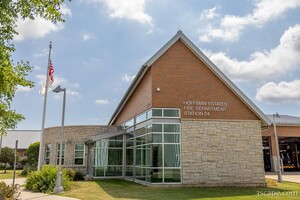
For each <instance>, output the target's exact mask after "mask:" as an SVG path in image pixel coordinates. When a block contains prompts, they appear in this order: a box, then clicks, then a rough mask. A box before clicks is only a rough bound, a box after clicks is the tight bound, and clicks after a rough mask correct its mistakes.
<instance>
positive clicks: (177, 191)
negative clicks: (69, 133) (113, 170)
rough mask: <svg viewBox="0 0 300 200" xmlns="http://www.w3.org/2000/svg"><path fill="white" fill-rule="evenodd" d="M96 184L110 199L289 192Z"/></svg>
mask: <svg viewBox="0 0 300 200" xmlns="http://www.w3.org/2000/svg"><path fill="white" fill-rule="evenodd" d="M96 183H97V184H98V185H99V186H100V187H101V188H102V189H103V190H104V191H105V192H106V193H107V194H108V195H110V196H111V197H112V198H122V199H123V198H124V199H141V200H144V199H145V200H152V199H153V200H158V199H163V200H169V199H170V200H171V199H172V200H174V199H178V200H179V199H180V200H187V199H197V198H221V197H223V198H225V197H232V199H239V197H241V198H242V197H243V198H245V197H249V198H250V197H252V198H254V197H258V192H264V191H270V190H272V191H274V192H286V191H289V190H283V189H277V188H267V187H265V188H234V187H218V188H153V187H147V186H143V185H140V184H137V183H133V182H130V181H126V180H118V179H111V180H99V181H96Z"/></svg>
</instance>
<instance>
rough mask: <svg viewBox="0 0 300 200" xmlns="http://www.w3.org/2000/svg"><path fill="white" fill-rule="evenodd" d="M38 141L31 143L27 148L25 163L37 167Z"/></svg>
mask: <svg viewBox="0 0 300 200" xmlns="http://www.w3.org/2000/svg"><path fill="white" fill-rule="evenodd" d="M39 150H40V142H35V143H32V144H31V145H30V146H29V147H28V149H27V152H26V153H27V163H28V164H29V165H31V166H34V167H37V165H38V160H39Z"/></svg>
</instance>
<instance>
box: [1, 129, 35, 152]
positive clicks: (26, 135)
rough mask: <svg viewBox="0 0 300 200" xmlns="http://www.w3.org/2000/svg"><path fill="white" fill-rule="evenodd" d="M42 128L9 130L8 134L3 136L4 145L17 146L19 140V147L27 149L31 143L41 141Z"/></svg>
mask: <svg viewBox="0 0 300 200" xmlns="http://www.w3.org/2000/svg"><path fill="white" fill-rule="evenodd" d="M40 137H41V131H40V130H7V135H4V136H3V137H2V147H10V148H15V144H16V140H18V149H27V148H28V147H29V145H30V144H32V143H34V142H39V141H40Z"/></svg>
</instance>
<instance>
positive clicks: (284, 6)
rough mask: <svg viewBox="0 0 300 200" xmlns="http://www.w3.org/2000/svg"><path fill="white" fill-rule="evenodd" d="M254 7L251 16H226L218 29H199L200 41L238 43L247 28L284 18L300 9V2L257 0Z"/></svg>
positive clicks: (210, 27)
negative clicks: (288, 12)
mask: <svg viewBox="0 0 300 200" xmlns="http://www.w3.org/2000/svg"><path fill="white" fill-rule="evenodd" d="M254 6H255V8H254V9H253V11H252V13H251V14H248V15H245V16H242V17H240V16H235V15H225V17H224V18H222V19H221V22H220V26H219V27H218V28H214V27H212V26H211V25H209V26H208V27H207V28H201V29H199V30H198V31H199V32H200V34H201V35H200V37H199V39H200V41H203V42H209V41H210V40H207V38H210V39H222V40H224V41H236V40H238V39H239V37H240V35H241V32H242V31H243V30H244V29H245V27H246V26H257V27H261V26H263V25H264V24H265V23H267V22H269V21H272V20H274V19H276V18H278V17H282V15H283V14H284V13H285V12H286V11H288V10H290V9H295V8H297V7H300V1H299V0H285V1H282V0H257V1H255V5H254ZM215 15H216V14H215ZM208 16H209V15H208ZM212 16H213V15H212Z"/></svg>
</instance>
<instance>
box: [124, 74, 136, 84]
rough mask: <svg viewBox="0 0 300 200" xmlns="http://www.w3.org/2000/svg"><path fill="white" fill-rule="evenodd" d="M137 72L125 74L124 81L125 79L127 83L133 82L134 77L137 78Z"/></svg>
mask: <svg viewBox="0 0 300 200" xmlns="http://www.w3.org/2000/svg"><path fill="white" fill-rule="evenodd" d="M135 76H136V75H135V74H134V75H130V74H124V75H123V76H122V81H125V82H127V83H131V82H132V81H133V79H134V78H135Z"/></svg>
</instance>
